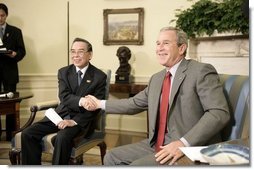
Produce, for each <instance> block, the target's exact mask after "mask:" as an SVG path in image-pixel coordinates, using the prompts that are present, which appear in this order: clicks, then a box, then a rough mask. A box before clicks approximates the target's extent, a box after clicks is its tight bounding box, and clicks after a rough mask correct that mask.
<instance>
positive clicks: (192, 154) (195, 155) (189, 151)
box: [179, 146, 207, 163]
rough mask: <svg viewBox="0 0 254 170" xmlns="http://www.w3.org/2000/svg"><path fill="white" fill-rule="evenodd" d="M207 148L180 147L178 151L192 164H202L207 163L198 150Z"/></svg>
mask: <svg viewBox="0 0 254 170" xmlns="http://www.w3.org/2000/svg"><path fill="white" fill-rule="evenodd" d="M206 147H207V146H193V147H180V148H179V149H180V150H181V151H182V152H183V153H184V154H185V155H186V156H187V157H188V158H189V159H190V160H192V161H193V162H194V161H200V162H203V163H207V161H206V160H205V159H204V158H203V156H202V154H201V153H200V150H201V149H203V148H206Z"/></svg>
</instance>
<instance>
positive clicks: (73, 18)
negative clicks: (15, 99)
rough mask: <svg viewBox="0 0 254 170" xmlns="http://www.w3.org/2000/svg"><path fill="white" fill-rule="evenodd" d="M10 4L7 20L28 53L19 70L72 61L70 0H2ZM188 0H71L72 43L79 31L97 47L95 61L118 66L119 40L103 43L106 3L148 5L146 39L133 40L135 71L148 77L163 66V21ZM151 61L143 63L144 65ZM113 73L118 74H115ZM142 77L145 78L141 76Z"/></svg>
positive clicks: (41, 70) (50, 69)
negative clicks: (159, 47) (159, 43)
mask: <svg viewBox="0 0 254 170" xmlns="http://www.w3.org/2000/svg"><path fill="white" fill-rule="evenodd" d="M2 2H3V3H6V4H7V6H8V7H9V17H8V18H7V21H8V23H10V24H13V25H16V26H18V27H20V28H21V29H22V31H23V34H24V40H25V45H26V49H27V55H26V57H25V58H24V60H22V61H21V62H20V63H19V67H20V75H31V74H32V75H34V74H35V75H37V74H39V75H41V74H43V75H52V74H53V75H55V74H56V72H57V69H58V68H60V67H62V66H64V65H66V64H67V2H68V1H67V0H43V1H41V0H12V1H9V0H3V1H2ZM189 4H190V2H188V1H187V0H178V1H170V2H169V1H168V0H160V1H151V0H120V1H116V0H69V7H70V8H69V21H70V27H69V28H70V36H69V38H70V43H71V41H72V40H73V38H75V37H77V36H79V37H83V38H86V39H87V40H89V41H90V42H91V43H92V44H93V47H94V58H93V60H92V63H93V64H95V65H96V66H98V67H103V68H111V69H112V72H113V73H114V72H115V71H116V69H117V68H118V66H119V63H118V59H117V57H116V50H117V49H118V47H119V45H112V46H105V45H103V9H106V8H116V9H117V8H137V7H143V8H144V9H145V23H144V45H142V46H137V45H128V47H129V48H130V50H131V51H132V53H133V56H132V59H131V60H130V63H131V64H132V68H133V70H134V72H133V74H134V76H135V77H145V78H146V77H149V76H150V75H151V74H152V73H154V72H156V71H158V70H160V69H161V68H162V67H161V66H159V64H157V61H156V58H155V52H154V51H155V50H154V49H155V41H156V37H157V34H158V31H159V29H160V28H161V27H163V26H167V25H169V21H170V20H171V19H172V18H173V17H174V10H175V9H177V8H180V7H187V6H188V5H189ZM144 64H145V66H146V67H142V66H144ZM113 78H114V76H113ZM141 81H142V80H141Z"/></svg>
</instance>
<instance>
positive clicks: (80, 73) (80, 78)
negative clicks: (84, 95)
mask: <svg viewBox="0 0 254 170" xmlns="http://www.w3.org/2000/svg"><path fill="white" fill-rule="evenodd" d="M82 74H83V73H82V71H80V70H79V71H78V85H80V84H81V81H82Z"/></svg>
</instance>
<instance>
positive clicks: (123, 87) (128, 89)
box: [109, 83, 147, 97]
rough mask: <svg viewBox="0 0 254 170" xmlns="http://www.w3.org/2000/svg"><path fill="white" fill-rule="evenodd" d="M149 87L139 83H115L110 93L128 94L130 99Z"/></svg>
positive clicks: (110, 88) (111, 85)
mask: <svg viewBox="0 0 254 170" xmlns="http://www.w3.org/2000/svg"><path fill="white" fill-rule="evenodd" d="M146 87H147V85H146V84H141V83H140V84H139V83H130V84H120V83H114V84H110V87H109V92H114V93H128V94H129V97H132V96H134V95H136V94H137V93H139V92H140V91H142V90H144V89H145V88H146Z"/></svg>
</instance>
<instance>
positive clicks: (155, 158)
mask: <svg viewBox="0 0 254 170" xmlns="http://www.w3.org/2000/svg"><path fill="white" fill-rule="evenodd" d="M187 41H188V40H187V35H186V34H185V33H184V32H183V31H181V30H179V29H176V28H173V27H166V28H162V29H161V30H160V33H159V36H158V39H157V41H156V54H157V58H158V61H159V63H160V64H161V65H163V66H165V69H163V70H162V71H160V72H158V73H156V74H154V75H153V76H152V77H151V79H150V81H149V83H148V86H147V88H146V89H144V90H143V91H141V92H140V93H138V94H137V95H135V96H134V97H131V98H129V99H120V100H108V101H105V100H98V99H97V98H95V97H94V96H88V97H87V98H89V101H90V102H89V103H86V104H87V105H84V107H85V108H87V109H90V110H95V109H98V108H102V109H105V110H106V112H110V113H123V114H136V113H139V112H141V111H145V110H147V111H148V120H149V138H148V139H145V140H143V141H141V142H138V143H134V144H129V145H126V146H120V147H116V148H113V149H112V150H110V151H109V152H108V153H107V154H106V156H105V158H104V164H105V165H161V164H169V165H173V164H174V163H175V162H176V161H177V160H178V159H179V158H181V157H182V156H183V153H182V152H181V151H180V149H179V147H185V146H197V145H208V144H213V143H217V142H220V141H221V136H220V131H221V130H222V129H223V127H224V126H225V125H226V124H227V122H228V121H229V118H230V114H229V110H228V104H227V101H226V98H225V96H224V93H223V89H222V85H221V83H220V80H219V76H218V73H217V72H216V70H215V68H214V67H213V66H211V65H210V64H204V63H199V62H197V61H194V60H187V59H185V55H186V50H187V47H188V43H187ZM165 75H169V76H167V78H164V77H165ZM164 81H165V83H164ZM166 86H168V87H167V88H166ZM164 87H165V88H164ZM169 93H170V95H169ZM164 94H167V95H165V96H164ZM165 103H166V104H165ZM163 113H166V114H163ZM165 115H166V116H165ZM163 116H165V117H163Z"/></svg>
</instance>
